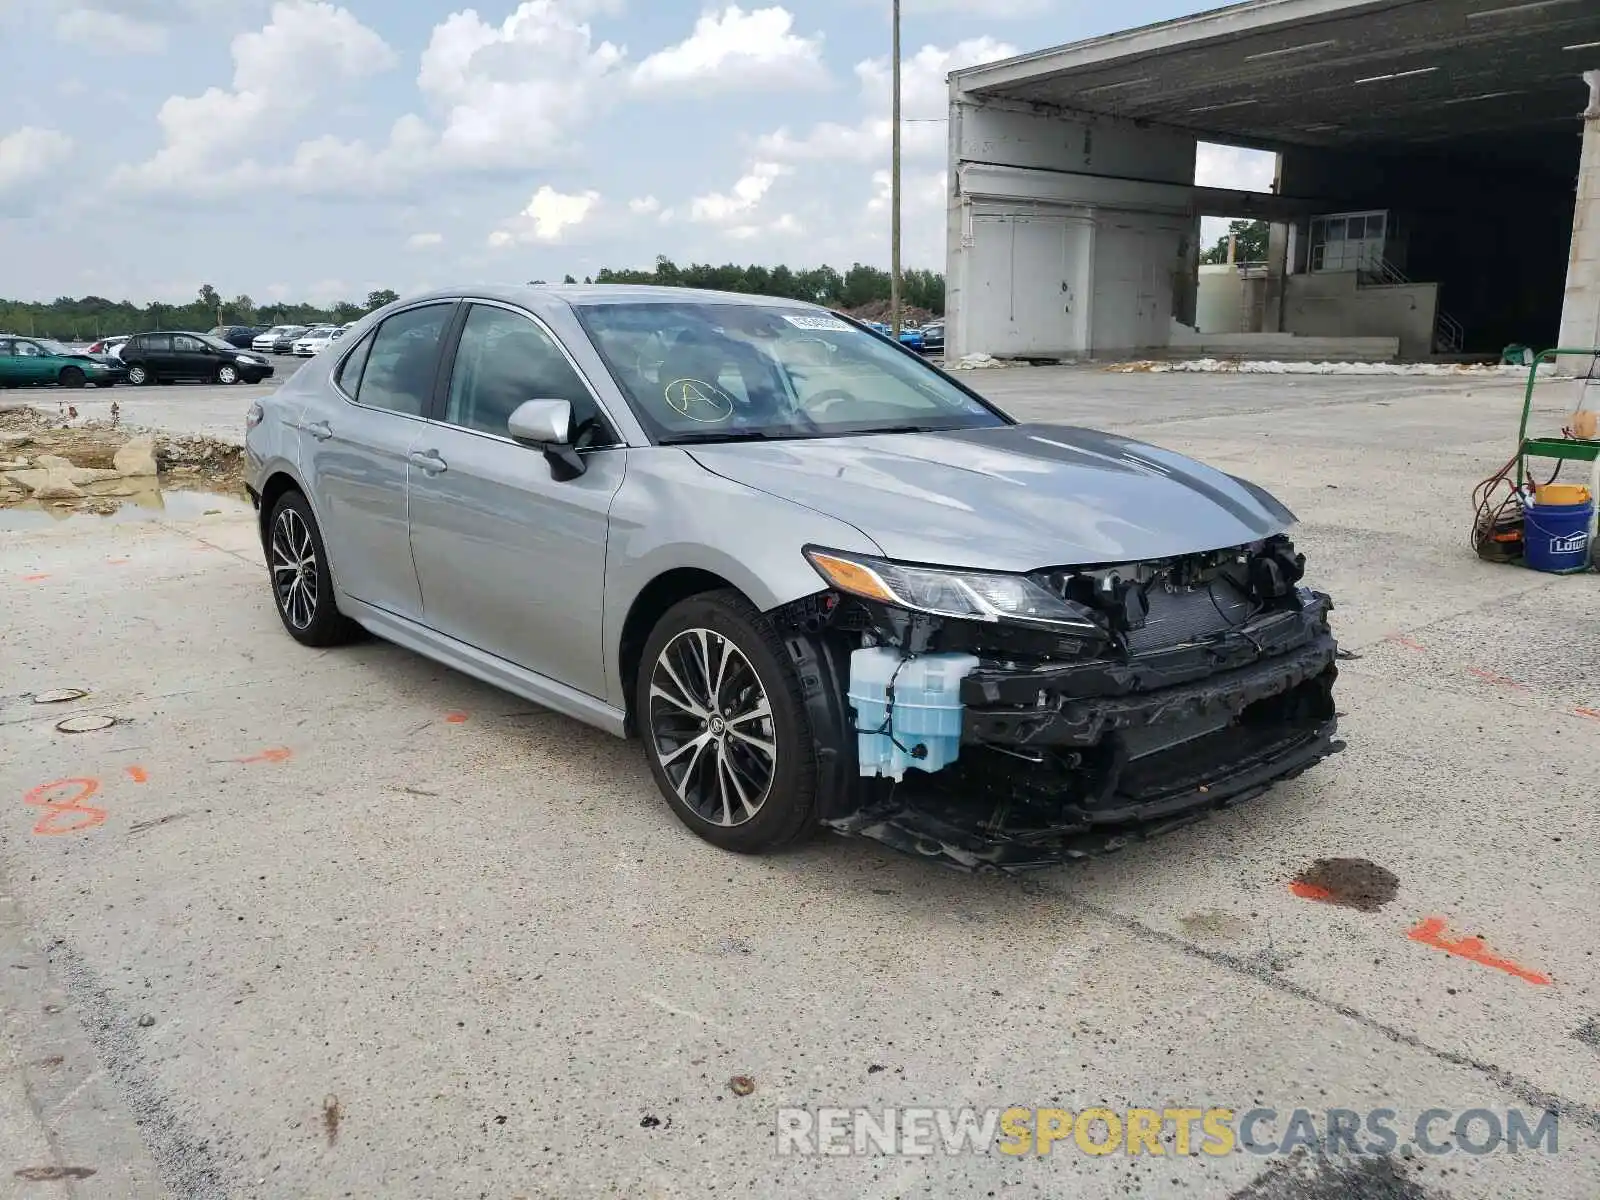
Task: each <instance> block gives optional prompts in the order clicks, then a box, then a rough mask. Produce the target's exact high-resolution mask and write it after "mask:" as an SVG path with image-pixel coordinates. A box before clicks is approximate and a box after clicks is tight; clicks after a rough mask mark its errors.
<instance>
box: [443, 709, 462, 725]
mask: <svg viewBox="0 0 1600 1200" xmlns="http://www.w3.org/2000/svg"><path fill="white" fill-rule="evenodd" d="M444 719H445V723H446V724H447V725H465V724H466V723H467V714H466V713H464V712H453V713H445V715H444Z"/></svg>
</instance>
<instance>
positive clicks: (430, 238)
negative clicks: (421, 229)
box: [406, 233, 444, 250]
mask: <svg viewBox="0 0 1600 1200" xmlns="http://www.w3.org/2000/svg"><path fill="white" fill-rule="evenodd" d="M443 243H444V234H442V233H413V234H412V235H411V236H410V237H408V238H407V239H406V248H407V249H408V250H427V249H430V248H431V247H433V246H439V245H443Z"/></svg>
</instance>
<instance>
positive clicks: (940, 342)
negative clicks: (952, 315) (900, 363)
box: [922, 321, 944, 354]
mask: <svg viewBox="0 0 1600 1200" xmlns="http://www.w3.org/2000/svg"><path fill="white" fill-rule="evenodd" d="M922 352H923V353H924V354H943V353H944V322H943V321H930V322H929V323H928V324H926V325H924V326H923V327H922Z"/></svg>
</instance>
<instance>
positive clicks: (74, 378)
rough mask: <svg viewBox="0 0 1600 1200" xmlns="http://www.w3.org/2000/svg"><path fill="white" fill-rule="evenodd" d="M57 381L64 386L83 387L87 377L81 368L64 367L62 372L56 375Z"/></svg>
mask: <svg viewBox="0 0 1600 1200" xmlns="http://www.w3.org/2000/svg"><path fill="white" fill-rule="evenodd" d="M56 382H57V383H59V384H60V385H61V386H62V387H64V388H81V387H82V386H83V385H84V383H85V379H84V374H83V371H82V369H81V368H79V367H62V368H61V374H60V375H58V376H56Z"/></svg>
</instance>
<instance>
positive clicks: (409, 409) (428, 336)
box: [356, 304, 455, 417]
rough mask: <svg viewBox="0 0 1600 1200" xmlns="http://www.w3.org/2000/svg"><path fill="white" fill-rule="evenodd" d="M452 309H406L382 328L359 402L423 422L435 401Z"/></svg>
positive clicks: (444, 306)
mask: <svg viewBox="0 0 1600 1200" xmlns="http://www.w3.org/2000/svg"><path fill="white" fill-rule="evenodd" d="M454 311H455V305H453V304H430V305H427V306H425V307H423V308H413V309H408V310H407V311H405V312H403V313H397V314H396V315H395V316H392V317H390V318H389V319H388V320H387V321H385V322H384V323H383V324H382V325H380V326H378V332H377V336H376V337H375V338H374V339H373V341H372V349H371V350H370V351H369V352H368V354H367V365H366V369H365V370H364V371H362V372H361V386H360V388H359V390H358V391H357V392H356V399H357V400H358V401H359V402H360V403H362V404H365V405H369V406H370V407H372V408H386V409H388V410H389V411H390V412H397V413H404V414H405V415H406V416H409V417H420V416H421V415H422V414H423V411H424V410H425V409H426V408H427V407H428V401H429V400H430V399H431V398H432V396H433V379H434V375H435V374H436V373H437V371H438V368H439V346H440V344H441V343H442V342H443V341H444V330H445V326H446V325H448V324H449V323H450V314H451V313H452V312H454Z"/></svg>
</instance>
